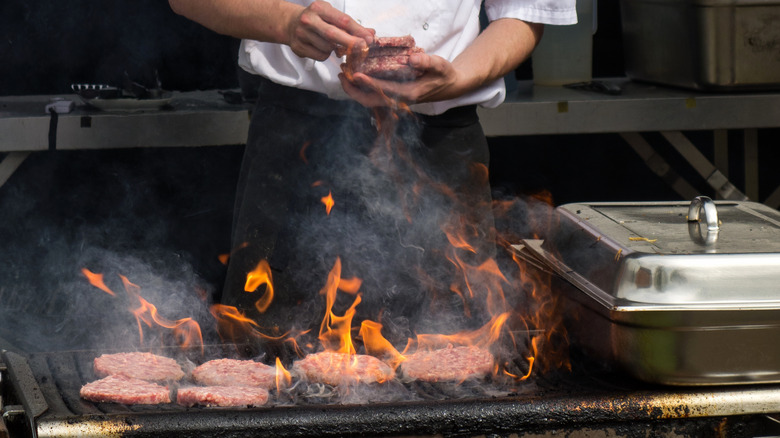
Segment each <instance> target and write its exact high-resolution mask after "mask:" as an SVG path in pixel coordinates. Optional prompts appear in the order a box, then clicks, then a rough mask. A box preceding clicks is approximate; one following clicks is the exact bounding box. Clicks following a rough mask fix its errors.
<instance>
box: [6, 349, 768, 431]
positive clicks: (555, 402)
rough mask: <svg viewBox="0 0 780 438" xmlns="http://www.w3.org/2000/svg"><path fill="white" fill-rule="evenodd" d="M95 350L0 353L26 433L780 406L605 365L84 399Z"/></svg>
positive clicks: (679, 413)
mask: <svg viewBox="0 0 780 438" xmlns="http://www.w3.org/2000/svg"><path fill="white" fill-rule="evenodd" d="M94 356H95V353H94V352H89V351H82V352H56V353H40V354H32V355H30V356H28V357H26V358H25V357H23V356H20V355H16V354H13V353H9V352H5V353H3V359H4V363H5V365H6V367H7V369H6V371H5V372H4V373H3V377H4V378H6V379H7V378H8V375H9V374H13V375H16V376H21V375H34V376H35V382H29V381H27V382H17V384H16V387H17V391H22V392H25V391H27V392H30V393H31V394H35V393H36V391H38V393H39V395H40V396H42V397H43V398H44V399H45V400H44V401H43V402H42V404H41V403H40V402H39V403H37V405H36V404H35V403H34V402H33V403H31V402H30V401H29V400H26V397H28V396H27V395H24V394H23V395H21V396H18V394H17V398H16V399H14V398H13V397H4V401H8V400H16V401H15V402H18V403H19V404H20V405H23V406H26V407H28V408H30V409H31V411H30V414H28V415H27V417H28V418H26V424H27V425H28V427H29V429H30V430H28V432H30V433H29V435H25V436H38V437H43V436H63V435H69V436H101V437H105V436H176V437H195V436H221V437H232V436H247V435H251V434H260V433H261V434H263V435H265V436H290V437H314V436H325V437H327V436H334V437H335V436H404V435H406V436H430V435H439V436H447V437H450V436H453V437H460V436H479V435H490V434H496V435H506V434H514V433H532V434H544V435H545V436H549V435H551V434H556V433H562V432H571V431H578V430H579V431H584V430H602V431H610V433H613V434H615V435H616V436H648V435H646V434H647V433H648V432H650V433H652V434H653V436H723V435H718V434H722V433H726V436H754V435H749V433H751V432H754V431H759V430H764V429H765V428H766V427H767V424H768V422H767V417H766V416H765V415H764V414H766V413H771V412H773V410H774V411H777V410H778V406H780V386H778V385H759V386H751V387H720V388H704V389H696V388H674V389H669V388H665V387H659V386H653V385H649V384H645V383H641V382H638V381H636V380H633V379H630V378H628V377H623V376H621V375H615V374H614V373H606V374H605V373H602V372H601V371H599V370H595V371H594V370H587V372H572V373H554V374H550V375H547V376H542V377H539V378H536V379H535V380H533V381H532V382H527V383H525V384H524V386H522V387H520V388H515V389H514V390H512V391H504V392H500V391H496V390H495V389H496V387H497V386H496V385H490V384H487V385H486V384H476V383H475V384H470V383H466V384H464V385H463V387H460V388H457V389H455V386H454V385H442V384H432V383H423V382H411V383H404V384H402V383H394V385H402V386H404V388H403V389H404V391H414V392H415V393H416V394H418V399H417V400H413V401H397V400H396V401H384V402H377V403H370V404H361V405H350V404H332V403H329V392H328V391H333V388H327V387H324V386H320V387H316V386H314V385H309V386H311V387H308V386H307V387H301V388H298V390H300V391H313V392H311V394H319V397H320V398H318V397H316V396H312V397H309V398H306V397H300V398H299V399H297V400H295V404H284V403H282V404H277V405H272V406H267V407H261V408H245V409H244V408H240V409H235V408H203V407H192V408H185V407H182V406H179V405H176V404H165V405H151V406H150V405H146V406H125V405H119V404H112V403H91V402H88V401H86V400H83V399H81V398H80V397H79V395H78V390H79V388H80V387H81V385H83V384H84V383H85V382H87V381H89V380H90V379H92V378H93V377H94V374H93V372H92V370H91V361H92V359H94ZM25 368H26V369H25ZM488 383H490V382H488ZM25 386H28V387H25ZM29 386H36V387H37V388H38V389H37V390H31V388H29ZM491 388H492V389H491ZM396 389H399V388H396ZM316 391H320V392H319V393H317V392H316ZM311 394H310V395H311ZM464 394H465V395H464ZM298 395H300V394H298ZM277 400H282V401H283V398H282V397H278V398H277ZM36 406H37V407H36ZM26 428H27V427H25V426H23V425H18V426H17V429H26ZM702 434H704V435H702ZM733 434H737V435H733ZM746 434H747V435H746Z"/></svg>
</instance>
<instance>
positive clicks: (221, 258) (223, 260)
mask: <svg viewBox="0 0 780 438" xmlns="http://www.w3.org/2000/svg"><path fill="white" fill-rule="evenodd" d="M247 246H249V242H242V243H241V245H238V247H237V248H235V249H234V250H232V251H230V253H226V254H220V255H218V256H217V260H219V262H220V263H222V264H223V265H227V264H228V261H229V260H230V257H232V256H233V254H234V253H235V252H236V251H238V250H239V249H243V248H246V247H247Z"/></svg>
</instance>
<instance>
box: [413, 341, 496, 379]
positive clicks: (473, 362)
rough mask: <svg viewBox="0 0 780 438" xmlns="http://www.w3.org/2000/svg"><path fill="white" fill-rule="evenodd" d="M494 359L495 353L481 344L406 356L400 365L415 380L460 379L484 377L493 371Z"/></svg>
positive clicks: (419, 352)
mask: <svg viewBox="0 0 780 438" xmlns="http://www.w3.org/2000/svg"><path fill="white" fill-rule="evenodd" d="M493 361H494V360H493V355H492V354H490V352H489V351H487V350H484V349H482V348H479V347H448V348H442V349H440V350H433V351H418V352H415V353H414V354H411V355H409V356H406V360H405V361H403V362H402V363H401V368H402V369H403V373H404V375H405V376H406V377H409V378H412V379H415V380H424V381H427V382H461V381H463V380H467V379H481V378H484V377H485V376H487V375H488V374H490V373H491V372H492V371H493Z"/></svg>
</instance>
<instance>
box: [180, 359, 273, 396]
mask: <svg viewBox="0 0 780 438" xmlns="http://www.w3.org/2000/svg"><path fill="white" fill-rule="evenodd" d="M192 378H193V380H195V381H196V382H198V383H200V384H201V385H208V386H259V387H262V388H266V389H268V388H271V387H273V386H274V385H275V382H276V368H274V367H272V366H268V365H266V364H263V363H260V362H255V361H253V360H237V359H215V360H210V361H208V362H206V363H204V364H202V365H200V366H198V367H197V368H195V369H194V370H192Z"/></svg>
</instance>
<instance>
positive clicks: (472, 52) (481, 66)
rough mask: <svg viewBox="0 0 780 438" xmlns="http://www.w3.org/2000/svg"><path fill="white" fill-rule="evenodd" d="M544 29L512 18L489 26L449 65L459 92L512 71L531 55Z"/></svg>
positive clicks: (540, 25) (471, 88)
mask: <svg viewBox="0 0 780 438" xmlns="http://www.w3.org/2000/svg"><path fill="white" fill-rule="evenodd" d="M543 30H544V25H542V24H538V23H528V22H525V21H521V20H516V19H512V18H504V19H499V20H496V21H493V22H491V23H490V24H489V25H488V26H487V27H486V28H485V29H484V30H483V31H482V33H480V35H479V36H478V37H477V39H476V40H474V42H473V43H472V44H471V45H470V46H469V47H468V48H466V50H464V51H463V53H461V54H460V55H458V57H456V58H455V59H454V60H453V61H452V65H453V67H454V68H455V70H456V71H457V72H458V81H457V85H456V87H457V88H459V89H461V92H467V91H470V90H474V89H477V88H479V87H481V86H483V85H485V84H487V83H490V82H492V81H494V80H496V79H498V78H501V77H504V75H506V74H507V73H509V72H511V71H512V70H514V69H516V68H517V66H518V65H520V64H521V63H522V62H523V61H525V60H526V59H527V58H528V57H529V56H530V55H531V52H533V50H534V47H536V45H537V44H538V43H539V40H540V39H541V37H542V32H543Z"/></svg>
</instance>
